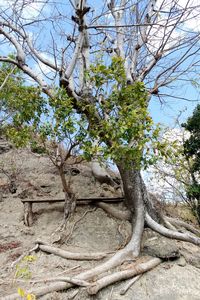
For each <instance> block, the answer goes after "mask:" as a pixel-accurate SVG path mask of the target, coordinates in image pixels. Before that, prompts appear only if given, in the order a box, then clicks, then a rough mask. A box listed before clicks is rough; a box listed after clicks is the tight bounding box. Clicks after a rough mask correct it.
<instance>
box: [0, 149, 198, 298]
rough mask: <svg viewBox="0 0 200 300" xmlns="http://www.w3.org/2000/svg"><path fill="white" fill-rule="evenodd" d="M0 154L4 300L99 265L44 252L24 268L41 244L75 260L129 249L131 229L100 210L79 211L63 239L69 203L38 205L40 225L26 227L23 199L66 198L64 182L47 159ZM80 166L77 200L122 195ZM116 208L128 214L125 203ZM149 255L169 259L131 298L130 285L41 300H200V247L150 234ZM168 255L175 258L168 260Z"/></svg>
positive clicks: (76, 179) (7, 152)
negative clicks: (72, 255)
mask: <svg viewBox="0 0 200 300" xmlns="http://www.w3.org/2000/svg"><path fill="white" fill-rule="evenodd" d="M2 145H3V144H2ZM0 146H1V145H0ZM0 148H1V154H0V165H1V170H2V172H1V174H0V188H1V194H0V201H1V202H0V240H1V244H0V264H1V272H0V296H1V298H0V299H9V298H5V296H6V295H9V294H12V293H16V292H17V289H18V288H19V287H20V288H22V289H23V290H25V291H28V290H29V289H30V288H36V287H38V286H42V285H44V282H39V281H41V280H44V281H45V280H46V283H45V284H46V285H47V286H48V285H49V282H48V281H47V279H48V278H50V277H56V276H58V275H59V276H64V275H75V274H78V273H79V272H80V271H81V270H85V269H89V268H90V267H91V266H94V264H98V261H81V260H79V261H75V260H69V259H64V258H61V257H59V256H56V255H54V254H47V253H45V252H43V251H37V252H32V253H31V256H29V259H22V260H20V261H19V258H20V257H21V256H22V255H27V254H28V252H29V250H30V249H32V248H33V247H34V245H35V243H36V241H38V240H40V241H42V242H44V243H47V244H48V245H53V246H54V247H57V248H61V249H64V250H69V251H71V252H73V253H74V252H80V253H83V252H86V253H88V252H105V253H107V255H111V253H113V252H115V251H116V250H117V249H120V248H121V247H123V245H124V244H125V243H126V242H127V240H128V238H129V234H130V224H129V223H128V222H127V221H120V220H117V219H115V218H113V217H111V216H109V215H108V214H107V213H106V212H105V211H103V210H102V209H101V208H98V207H97V206H94V205H81V206H77V208H76V213H75V216H74V219H73V220H72V222H71V224H70V228H67V229H66V230H65V231H63V232H60V231H59V230H58V229H59V225H60V224H61V223H62V218H63V203H59V204H50V203H40V204H33V211H34V223H33V226H31V227H26V226H25V225H24V221H23V204H22V203H21V199H25V198H45V199H53V198H63V197H64V195H63V192H62V186H61V183H60V178H59V175H58V174H57V171H56V169H55V167H54V166H52V164H51V162H50V161H49V159H48V158H47V157H45V156H42V155H38V154H33V153H31V152H30V151H28V150H14V149H10V147H9V146H8V145H4V146H2V147H0ZM73 167H74V168H76V169H78V170H79V171H80V172H79V173H76V172H75V174H73V175H74V176H72V177H71V178H72V187H73V190H74V192H75V193H76V196H77V197H78V198H83V197H88V198H92V197H117V196H120V195H121V191H120V189H115V188H113V187H112V186H110V185H107V184H105V183H103V184H100V183H99V182H97V181H95V179H94V177H93V175H92V171H91V166H90V164H89V163H81V164H80V165H78V166H73ZM7 175H9V176H11V177H12V180H13V182H14V183H15V185H16V188H17V190H16V193H13V194H12V193H10V191H9V179H8V176H7ZM66 176H69V174H68V173H67V174H66ZM113 205H115V206H118V207H119V208H121V209H123V207H122V204H113ZM142 248H143V251H142V254H143V255H151V256H157V257H162V258H163V257H164V258H165V259H164V261H163V262H162V263H161V264H160V265H159V266H158V267H156V268H154V269H153V270H151V271H149V272H147V273H146V274H144V275H142V277H141V278H140V279H139V280H138V281H137V282H136V283H135V284H134V285H133V286H132V287H131V288H130V289H129V290H128V291H127V293H126V294H125V295H120V291H121V289H122V288H123V287H124V286H125V285H126V281H123V282H121V283H119V284H115V285H111V286H110V287H108V288H106V289H103V290H102V291H101V292H99V293H98V294H97V295H96V296H91V297H90V296H88V294H87V293H86V290H85V288H80V289H77V288H73V289H69V290H66V291H63V292H53V293H49V294H47V295H46V296H42V297H37V299H48V300H49V299H52V300H56V299H58V300H61V299H75V300H78V299H83V300H86V299H99V300H105V299H109V300H110V299H113V300H121V299H122V300H123V299H125V300H128V299H134V300H139V299H143V300H147V299H148V300H149V299H150V300H157V299H159V300H168V299H169V300H186V299H187V300H198V299H200V286H199V282H200V251H199V247H197V246H194V245H191V244H189V243H185V242H178V241H174V240H170V239H167V238H164V237H160V236H159V235H158V234H155V233H153V232H152V231H151V230H150V229H146V230H145V234H144V238H143V245H142ZM172 252H173V253H174V258H173V259H172V255H171V253H172ZM168 253H170V255H169V258H168V259H167V256H168ZM26 257H27V256H26ZM26 257H25V258H26ZM127 263H128V262H127ZM19 299H20V297H19ZM21 299H23V298H21ZM24 299H25V298H24Z"/></svg>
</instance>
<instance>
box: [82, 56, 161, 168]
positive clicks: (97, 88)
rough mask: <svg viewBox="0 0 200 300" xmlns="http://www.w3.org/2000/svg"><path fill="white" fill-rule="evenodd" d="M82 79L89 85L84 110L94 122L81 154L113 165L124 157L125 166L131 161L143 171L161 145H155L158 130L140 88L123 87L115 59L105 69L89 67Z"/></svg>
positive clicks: (121, 65) (99, 65) (121, 72)
mask: <svg viewBox="0 0 200 300" xmlns="http://www.w3.org/2000/svg"><path fill="white" fill-rule="evenodd" d="M86 76H87V78H90V82H91V84H92V85H93V100H92V101H91V104H89V105H88V106H89V107H88V109H89V112H90V114H93V116H92V117H91V118H90V120H92V119H93V120H94V122H90V128H89V136H88V141H87V143H85V144H84V150H85V153H87V154H88V157H90V156H91V155H95V154H96V155H100V156H103V157H104V158H108V157H109V158H111V159H113V160H114V161H115V162H117V161H119V160H121V159H122V158H123V157H125V160H126V162H127V164H129V162H130V160H133V159H134V161H135V162H136V164H137V165H138V167H141V166H143V167H145V168H146V167H147V166H148V164H151V163H153V160H154V159H155V156H154V152H153V151H152V148H157V149H158V150H160V149H161V148H162V145H161V144H157V138H158V135H159V126H157V127H156V126H154V124H153V120H152V118H151V117H150V115H149V112H148V100H149V99H148V93H147V90H146V88H145V86H144V84H143V83H142V82H135V83H134V84H129V83H127V81H126V75H125V70H124V62H123V60H122V59H121V58H120V57H117V56H116V57H113V58H112V61H111V63H110V65H108V66H106V65H105V64H103V62H102V63H101V62H98V63H97V64H95V65H92V66H91V67H90V70H89V71H88V73H87V74H86ZM96 115H98V116H99V118H96ZM96 140H98V141H99V142H98V145H97V143H96V142H95V141H96Z"/></svg>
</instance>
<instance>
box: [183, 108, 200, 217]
mask: <svg viewBox="0 0 200 300" xmlns="http://www.w3.org/2000/svg"><path fill="white" fill-rule="evenodd" d="M183 127H184V128H185V129H186V130H188V131H189V133H190V137H189V138H188V139H187V140H186V141H185V142H184V156H185V159H186V161H187V162H188V165H189V166H190V169H189V171H190V177H191V184H190V185H188V187H187V189H186V193H187V197H188V199H189V201H190V202H191V203H192V208H193V211H194V213H195V215H196V216H197V219H198V221H199V223H200V183H199V178H200V177H199V176H200V105H197V107H196V109H195V110H194V112H193V115H192V116H191V117H190V118H188V120H187V122H186V123H185V124H183Z"/></svg>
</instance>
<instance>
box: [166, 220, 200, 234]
mask: <svg viewBox="0 0 200 300" xmlns="http://www.w3.org/2000/svg"><path fill="white" fill-rule="evenodd" d="M165 220H167V221H168V222H170V224H172V226H175V227H178V228H180V227H183V228H185V229H186V230H188V231H190V232H191V233H193V234H196V235H197V236H200V230H198V229H197V228H195V227H194V226H192V225H191V224H188V223H186V222H184V221H182V220H179V219H174V218H171V217H165Z"/></svg>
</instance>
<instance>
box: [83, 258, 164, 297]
mask: <svg viewBox="0 0 200 300" xmlns="http://www.w3.org/2000/svg"><path fill="white" fill-rule="evenodd" d="M161 262H162V260H161V259H160V258H153V259H151V260H149V261H147V262H144V263H141V264H136V265H134V266H133V267H132V268H130V269H128V270H123V271H118V272H115V273H113V274H111V275H107V276H104V277H103V278H100V279H99V280H97V281H96V282H95V283H94V284H92V285H91V286H89V287H88V288H87V291H88V293H89V294H90V295H96V294H97V293H98V291H100V290H101V289H103V288H105V287H107V286H108V285H110V284H113V283H115V282H117V281H121V280H124V279H128V278H131V277H133V276H136V275H138V274H143V273H145V272H147V271H149V270H151V269H153V268H154V267H156V266H157V265H159V264H160V263H161Z"/></svg>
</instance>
